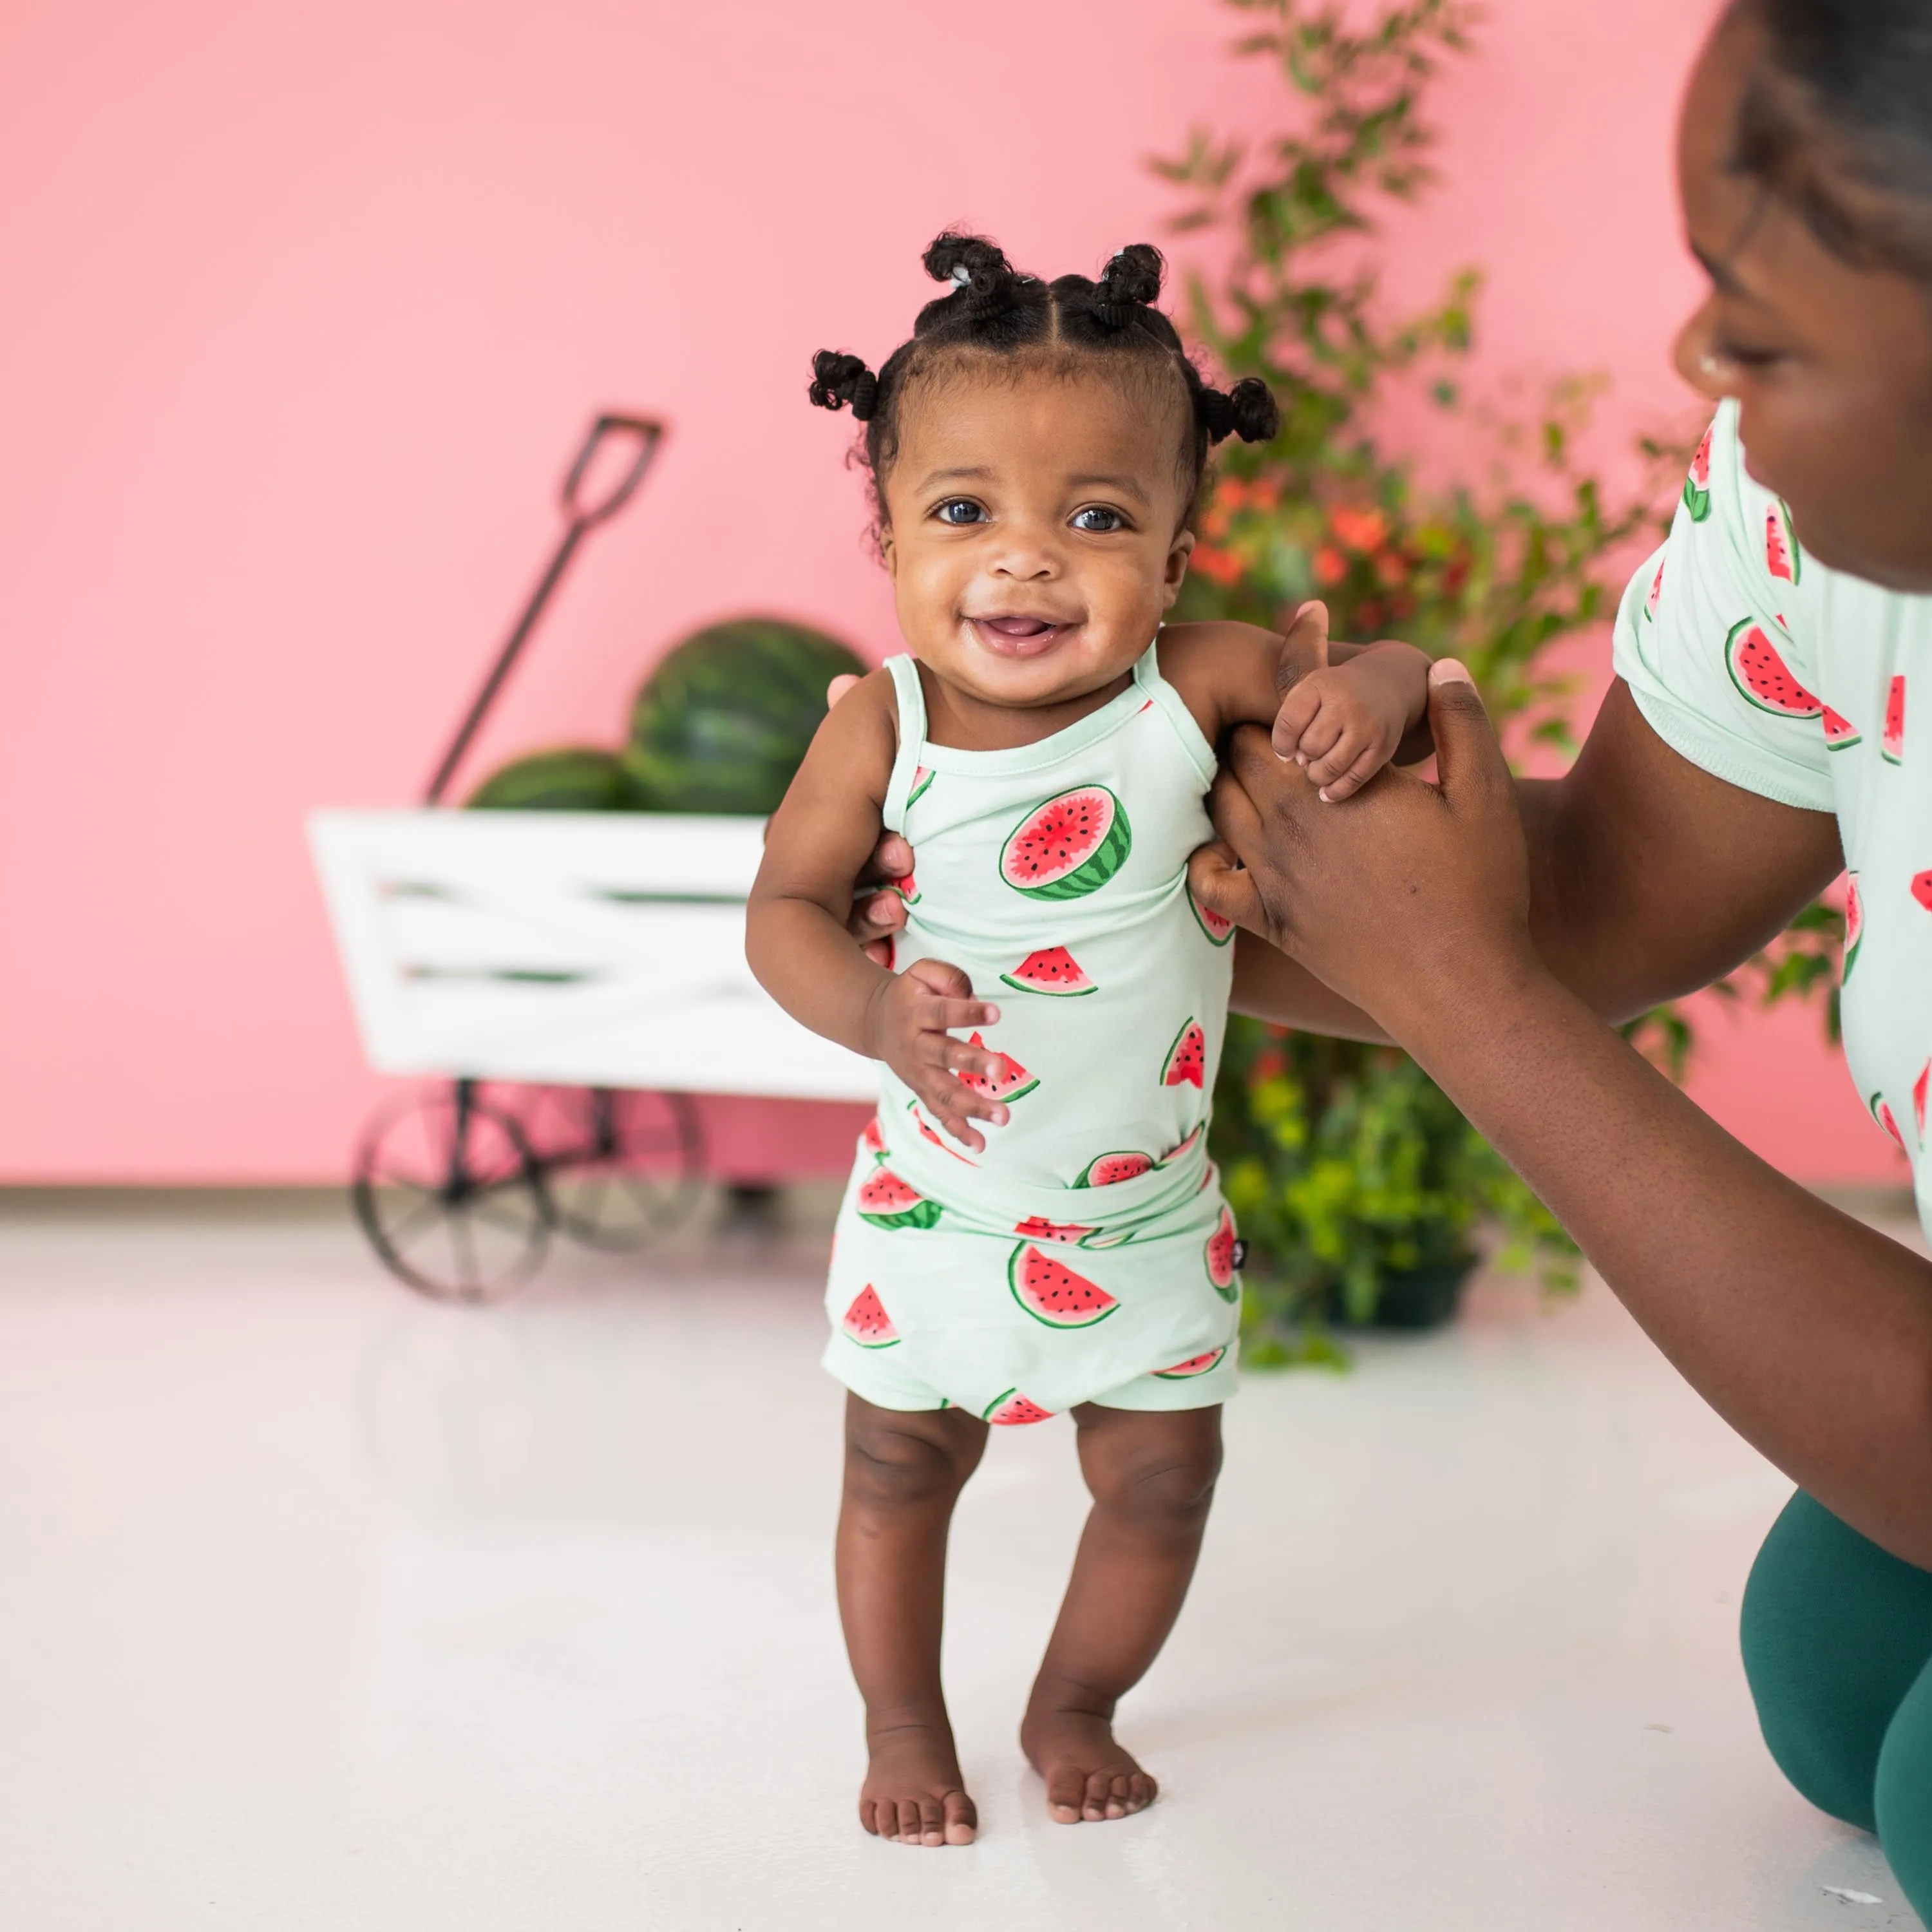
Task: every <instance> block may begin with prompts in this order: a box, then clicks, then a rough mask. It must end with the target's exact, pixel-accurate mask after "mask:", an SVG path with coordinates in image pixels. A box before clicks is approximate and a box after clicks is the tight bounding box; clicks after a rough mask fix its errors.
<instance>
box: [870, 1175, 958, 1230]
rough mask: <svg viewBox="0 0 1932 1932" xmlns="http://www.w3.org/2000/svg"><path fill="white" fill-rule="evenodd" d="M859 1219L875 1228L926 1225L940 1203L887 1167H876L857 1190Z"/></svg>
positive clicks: (933, 1219)
mask: <svg viewBox="0 0 1932 1932" xmlns="http://www.w3.org/2000/svg"><path fill="white" fill-rule="evenodd" d="M858 1209H859V1219H860V1220H862V1221H869V1222H871V1224H872V1226H874V1227H875V1228H929V1227H931V1226H932V1224H933V1223H934V1222H935V1221H937V1220H938V1219H939V1216H940V1206H939V1203H938V1202H937V1201H932V1200H929V1199H927V1197H926V1196H925V1195H923V1194H922V1193H919V1190H918V1189H917V1188H916V1187H907V1185H906V1184H905V1183H904V1181H901V1179H900V1178H898V1175H896V1174H895V1173H893V1172H892V1170H891V1169H889V1168H884V1167H882V1168H880V1169H878V1170H877V1172H875V1173H874V1175H872V1176H871V1179H869V1180H868V1181H866V1182H865V1184H863V1185H862V1187H860V1188H859V1199H858Z"/></svg>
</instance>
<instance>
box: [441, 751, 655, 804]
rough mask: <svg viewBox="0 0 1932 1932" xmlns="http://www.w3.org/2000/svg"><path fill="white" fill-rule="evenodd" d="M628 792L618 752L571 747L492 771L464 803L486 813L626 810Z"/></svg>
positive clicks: (544, 752) (543, 753)
mask: <svg viewBox="0 0 1932 1932" xmlns="http://www.w3.org/2000/svg"><path fill="white" fill-rule="evenodd" d="M628 793H629V787H628V784H626V782H625V778H624V763H623V760H622V759H621V758H619V757H618V755H617V754H616V752H615V751H600V750H598V748H597V747H596V746H595V745H561V746H559V748H557V749H556V750H555V751H535V752H532V754H530V756H529V757H526V758H517V759H515V760H512V761H511V763H508V764H507V765H505V766H503V767H502V769H500V770H499V771H495V772H491V773H490V775H489V776H488V777H487V778H485V779H484V781H483V782H482V783H481V784H480V785H478V787H476V789H475V790H474V791H473V792H472V793H470V794H469V797H468V798H467V799H465V800H464V803H465V804H466V805H468V806H469V808H470V809H471V810H472V811H622V809H623V808H624V807H625V805H628V803H629V802H630V799H629V795H628Z"/></svg>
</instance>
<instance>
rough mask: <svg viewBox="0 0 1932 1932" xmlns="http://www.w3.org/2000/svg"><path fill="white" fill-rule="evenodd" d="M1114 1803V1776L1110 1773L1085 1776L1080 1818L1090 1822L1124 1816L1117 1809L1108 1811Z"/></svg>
mask: <svg viewBox="0 0 1932 1932" xmlns="http://www.w3.org/2000/svg"><path fill="white" fill-rule="evenodd" d="M1113 1803H1114V1775H1113V1773H1112V1772H1106V1771H1090V1772H1088V1774H1087V1792H1086V1803H1085V1806H1084V1808H1082V1812H1081V1816H1082V1817H1084V1818H1087V1819H1090V1820H1096V1819H1101V1818H1109V1817H1112V1818H1118V1817H1123V1816H1124V1815H1125V1814H1124V1813H1122V1812H1121V1811H1120V1810H1119V1809H1118V1808H1114V1809H1112V1810H1109V1806H1111V1805H1113Z"/></svg>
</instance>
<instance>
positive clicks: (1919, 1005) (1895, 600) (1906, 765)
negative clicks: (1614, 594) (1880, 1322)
mask: <svg viewBox="0 0 1932 1932" xmlns="http://www.w3.org/2000/svg"><path fill="white" fill-rule="evenodd" d="M1616 670H1617V674H1618V675H1619V676H1620V677H1622V679H1625V682H1627V683H1628V685H1629V686H1630V688H1631V694H1632V696H1633V697H1634V698H1635V699H1636V700H1637V708H1638V709H1640V711H1641V712H1643V715H1644V716H1645V718H1646V719H1647V720H1649V723H1650V724H1651V727H1652V729H1653V730H1655V731H1656V733H1658V736H1660V737H1661V738H1662V739H1664V742H1665V743H1666V744H1667V745H1670V747H1671V748H1673V750H1674V751H1678V752H1679V753H1681V754H1682V756H1684V757H1686V758H1688V759H1689V760H1691V763H1693V764H1694V765H1697V766H1700V767H1702V769H1704V770H1706V771H1707V772H1711V773H1712V774H1713V775H1715V776H1716V777H1718V778H1724V779H1726V780H1728V781H1729V782H1730V783H1731V784H1735V785H1739V786H1742V787H1743V788H1744V789H1745V790H1748V791H1754V792H1757V793H1761V794H1762V795H1763V796H1765V797H1766V798H1771V799H1777V800H1778V801H1779V802H1781V804H1784V805H1797V806H1800V807H1802V808H1805V809H1807V810H1809V811H1829V812H1832V813H1834V814H1836V816H1837V818H1838V826H1839V831H1840V834H1841V838H1842V839H1843V844H1844V850H1845V862H1846V868H1847V870H1848V872H1849V879H1848V881H1847V892H1846V948H1845V984H1844V996H1843V1019H1844V1034H1845V1057H1846V1061H1847V1062H1848V1063H1849V1066H1850V1068H1851V1071H1852V1078H1853V1079H1854V1080H1855V1082H1857V1083H1858V1092H1859V1094H1860V1095H1861V1097H1862V1098H1863V1099H1864V1102H1865V1104H1866V1106H1867V1108H1868V1109H1870V1112H1871V1114H1872V1116H1873V1118H1874V1119H1875V1120H1876V1121H1877V1123H1878V1124H1879V1126H1880V1127H1882V1128H1883V1129H1884V1130H1885V1131H1886V1132H1887V1133H1889V1134H1890V1135H1891V1137H1892V1139H1894V1140H1895V1141H1897V1142H1898V1144H1899V1145H1900V1147H1901V1148H1903V1150H1904V1151H1905V1153H1906V1157H1907V1158H1908V1159H1909V1160H1910V1161H1911V1163H1912V1171H1913V1175H1914V1178H1915V1184H1916V1187H1917V1190H1918V1207H1919V1215H1920V1219H1921V1221H1924V1223H1926V1224H1927V1226H1928V1228H1932V1161H1928V1160H1925V1159H1924V1148H1925V1146H1926V1144H1927V1107H1928V1101H1932V1091H1928V1090H1932V597H1917V596H1906V595H1901V594H1900V593H1899V592H1895V591H1890V590H1885V589H1881V588H1880V587H1879V586H1877V585H1876V584H1874V583H1868V582H1867V581H1865V580H1863V579H1861V578H1859V577H1850V576H1847V575H1846V574H1844V573H1843V572H1842V571H1834V570H1831V569H1828V568H1826V567H1825V566H1824V565H1822V564H1820V563H1819V562H1817V561H1816V560H1815V559H1813V558H1811V557H1808V556H1805V554H1804V553H1803V550H1802V547H1801V545H1800V542H1799V537H1798V535H1797V534H1796V532H1794V531H1793V529H1792V525H1791V517H1790V512H1789V511H1787V508H1786V506H1785V505H1784V503H1783V502H1781V500H1780V499H1778V497H1776V496H1773V495H1772V493H1771V492H1770V491H1769V490H1766V489H1765V488H1764V487H1763V485H1762V484H1759V483H1757V482H1756V481H1754V480H1753V478H1751V475H1750V474H1749V473H1748V471H1747V469H1746V468H1745V453H1744V450H1743V448H1742V445H1741V443H1739V438H1738V422H1737V407H1736V404H1734V403H1728V402H1727V403H1726V404H1724V406H1723V407H1721V409H1720V410H1719V411H1718V415H1717V418H1716V419H1715V421H1714V422H1712V425H1711V427H1710V428H1709V430H1708V431H1706V433H1705V436H1704V440H1703V442H1702V443H1700V445H1699V446H1698V449H1697V455H1696V457H1695V458H1694V460H1693V461H1692V463H1691V473H1690V475H1689V478H1688V480H1687V481H1686V482H1685V486H1684V495H1683V498H1682V501H1681V502H1679V505H1678V507H1677V510H1676V515H1675V517H1673V520H1672V523H1671V529H1670V536H1669V538H1668V539H1667V541H1666V542H1665V544H1664V547H1663V548H1662V549H1661V550H1658V552H1657V553H1656V554H1655V556H1652V557H1651V558H1650V559H1649V561H1648V562H1646V563H1645V565H1643V568H1642V569H1641V570H1640V571H1638V573H1637V576H1636V577H1634V579H1633V580H1632V581H1631V585H1630V587H1629V589H1628V590H1627V591H1626V592H1625V595H1624V599H1623V603H1622V607H1621V608H1620V609H1619V612H1618V614H1617V625H1616Z"/></svg>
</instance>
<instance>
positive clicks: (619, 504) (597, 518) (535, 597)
mask: <svg viewBox="0 0 1932 1932" xmlns="http://www.w3.org/2000/svg"><path fill="white" fill-rule="evenodd" d="M618 435H622V436H628V437H635V438H636V439H637V454H636V455H634V457H633V458H631V466H630V468H629V469H628V470H626V471H625V472H624V473H623V475H621V476H619V478H617V480H616V482H615V483H614V484H612V485H611V486H610V487H609V489H607V490H606V491H605V492H604V495H603V496H601V498H600V499H598V501H597V502H594V503H589V504H586V503H583V502H580V500H579V499H578V496H577V491H578V490H579V489H580V487H581V486H582V484H583V478H584V475H585V473H586V472H587V471H588V470H589V467H590V465H591V462H592V459H593V458H595V455H596V454H597V452H598V449H599V448H600V447H601V445H602V443H603V442H604V438H605V437H608V436H618ZM663 440H664V425H663V424H662V423H659V422H651V421H650V420H649V419H648V418H647V417H644V416H616V415H613V414H612V413H610V412H609V411H606V412H605V413H604V414H603V415H601V416H599V417H598V419H596V421H595V422H593V423H592V425H590V434H589V435H588V436H586V437H585V438H584V440H583V448H582V449H580V450H579V451H578V452H577V456H576V459H575V460H574V461H573V462H572V463H571V466H570V467H569V469H568V470H567V471H566V472H565V474H564V478H563V485H562V488H561V489H560V490H559V491H558V493H557V494H558V499H559V502H560V503H561V504H562V509H563V514H564V526H563V535H562V538H560V539H559V541H558V544H557V547H556V550H555V552H554V553H553V554H552V556H551V557H550V562H549V565H548V566H547V568H545V570H544V574H543V575H542V576H541V577H540V578H539V579H538V582H537V587H536V588H535V589H534V590H532V592H530V595H529V599H528V601H526V603H525V604H524V605H523V613H522V614H521V615H520V616H519V617H518V618H517V621H516V622H515V624H514V625H512V626H511V631H510V634H509V636H508V637H506V638H505V640H504V641H503V647H502V649H501V650H499V652H497V653H496V662H495V663H494V664H493V665H491V666H490V674H489V676H487V677H486V678H485V679H484V680H483V685H482V688H481V690H480V691H478V692H477V694H476V696H475V699H474V700H472V703H471V704H470V706H469V710H468V712H466V714H465V715H464V717H463V722H462V723H461V724H459V725H458V727H457V728H456V736H455V737H454V738H452V739H451V740H450V745H449V750H448V751H446V752H444V753H443V761H442V763H440V764H439V765H438V766H437V768H436V775H435V777H434V778H431V780H430V781H429V787H428V790H426V791H425V793H423V802H424V804H425V805H435V804H437V803H439V802H440V801H441V799H442V797H443V793H444V791H445V790H447V789H448V787H449V781H450V780H451V779H452V778H454V777H455V775H456V768H457V767H458V766H459V765H460V764H461V763H462V762H463V754H464V753H465V752H466V751H468V750H469V746H470V743H471V741H472V739H474V738H475V736H476V733H477V732H478V730H480V729H481V726H482V723H483V720H484V718H486V717H487V716H488V715H489V712H490V706H491V705H493V703H496V694H497V693H498V692H499V691H501V690H502V688H503V680H504V679H505V678H507V677H508V676H509V674H510V670H511V666H513V665H514V664H515V663H516V661H517V657H518V655H519V654H520V652H522V650H523V646H524V645H525V644H526V643H527V642H528V641H529V634H530V633H531V631H533V630H534V629H535V628H536V622H537V619H538V618H539V617H540V616H542V614H543V610H544V605H545V604H547V603H548V602H549V601H550V596H551V594H552V593H553V592H554V591H555V590H556V586H557V585H558V584H559V583H560V582H561V581H562V577H563V573H564V571H565V570H566V569H567V568H568V567H569V564H570V559H571V557H572V556H574V555H575V553H576V550H577V545H578V544H580V543H581V542H582V541H583V538H584V536H585V535H586V533H587V532H589V531H591V530H592V529H595V528H596V526H598V524H599V523H603V522H604V521H605V520H607V518H609V517H614V516H615V515H616V514H617V512H618V511H619V510H621V509H622V508H623V507H624V505H625V504H626V503H628V502H629V501H630V500H631V496H633V494H634V493H635V492H636V490H637V485H638V484H640V483H641V482H642V481H643V480H644V472H645V471H646V470H647V469H649V467H650V466H651V459H652V458H653V457H655V455H657V452H658V444H659V443H661V442H662V441H663Z"/></svg>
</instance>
